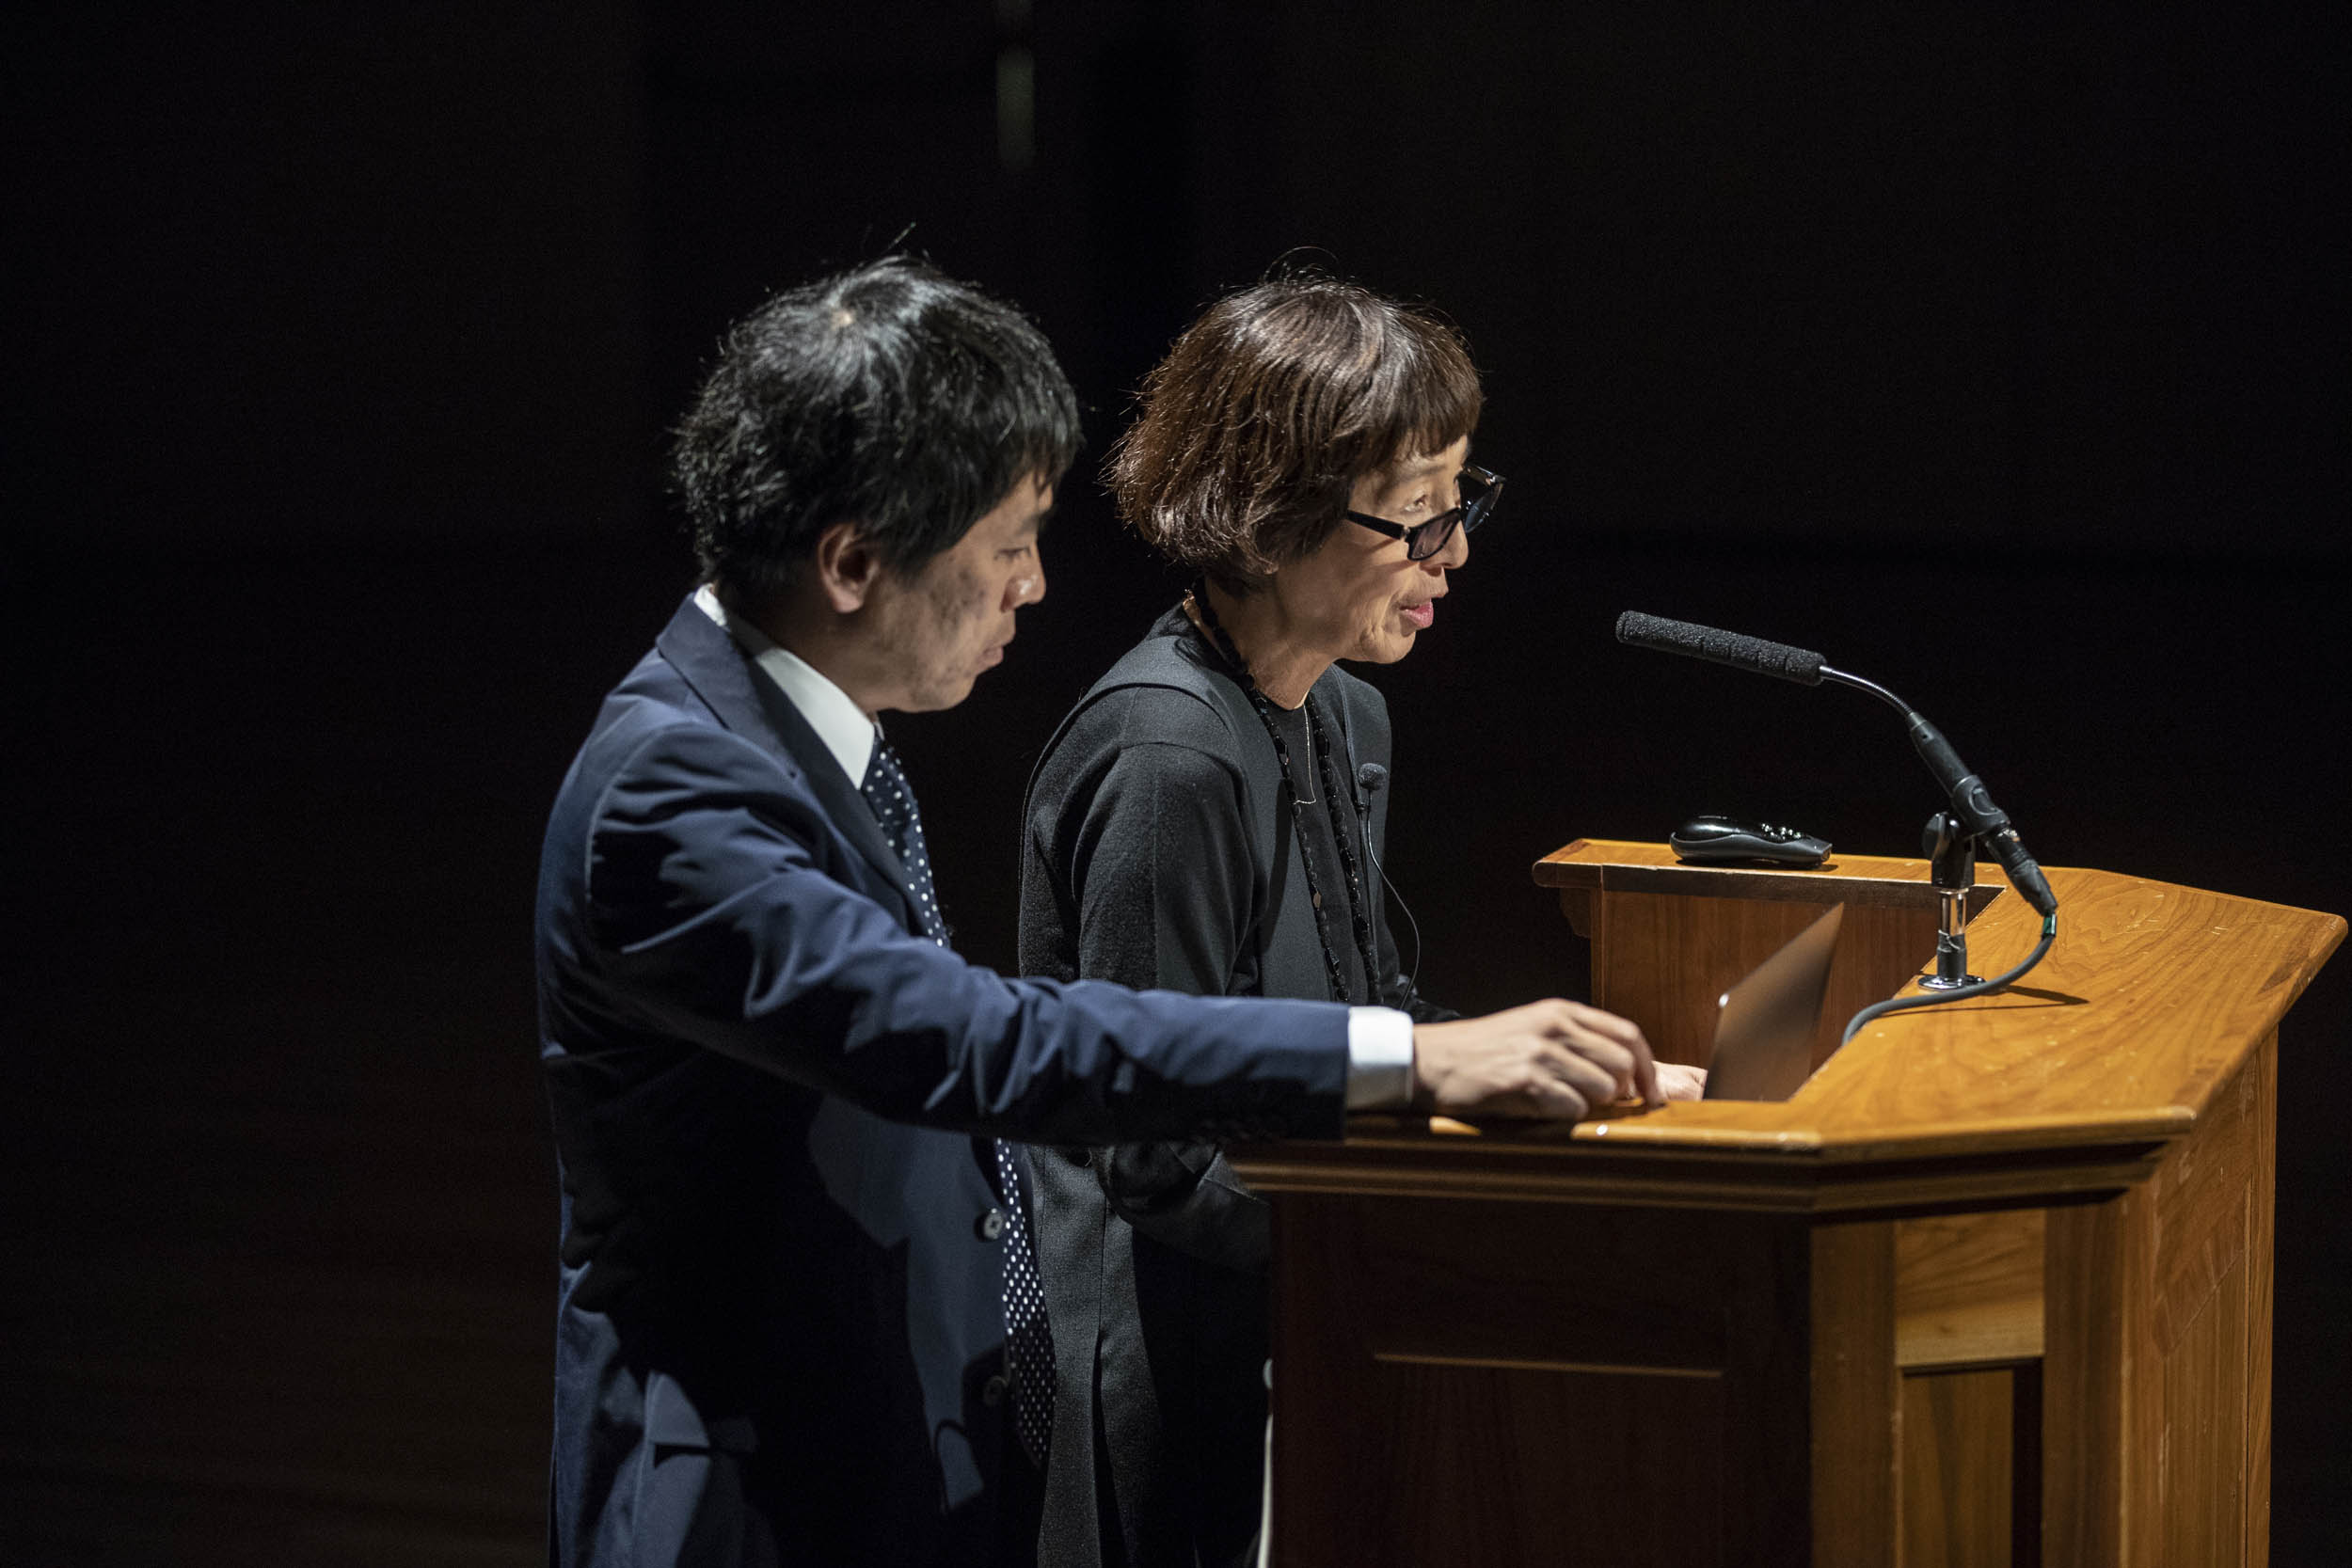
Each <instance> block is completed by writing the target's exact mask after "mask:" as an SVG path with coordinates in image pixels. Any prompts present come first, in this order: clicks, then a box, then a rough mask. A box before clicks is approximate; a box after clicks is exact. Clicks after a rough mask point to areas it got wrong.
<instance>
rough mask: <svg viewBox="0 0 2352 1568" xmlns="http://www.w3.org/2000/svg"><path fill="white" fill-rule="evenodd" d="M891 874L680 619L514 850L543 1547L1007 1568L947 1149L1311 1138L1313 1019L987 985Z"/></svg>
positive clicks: (857, 812) (1315, 1109)
mask: <svg viewBox="0 0 2352 1568" xmlns="http://www.w3.org/2000/svg"><path fill="white" fill-rule="evenodd" d="M918 782H919V781H918ZM904 883H905V878H904V874H903V871H902V869H901V867H900V866H899V865H898V862H897V860H896V858H895V857H894V856H893V855H892V854H891V852H890V849H889V848H888V847H887V845H886V843H885V842H884V840H883V838H882V833H881V831H880V829H879V827H878V826H877V825H876V824H875V822H874V820H873V817H872V816H871V814H870V812H868V810H867V809H866V804H865V801H864V800H863V798H862V797H861V796H859V794H858V793H857V791H856V790H855V789H854V788H853V787H852V785H851V784H850V780H849V779H848V778H847V777H846V776H845V775H844V774H843V773H842V771H841V768H840V767H839V765H838V764H837V763H836V762H835V761H834V758H833V756H832V754H831V753H830V752H827V751H826V750H825V749H824V747H823V745H822V743H821V742H820V741H819V740H818V738H817V736H816V735H815V733H814V732H813V731H811V730H810V729H809V727H808V725H807V723H806V722H805V721H803V719H802V718H801V716H800V714H799V713H798V711H797V710H796V709H794V708H793V707H792V705H791V704H790V703H789V702H788V701H787V700H786V699H785V698H784V696H783V694H782V693H781V692H780V691H778V690H777V689H775V688H774V686H773V684H772V683H771V682H770V681H769V680H768V679H767V678H766V677H765V676H762V675H760V674H759V673H757V672H756V670H755V668H754V667H753V666H752V664H751V663H750V661H749V659H748V658H747V657H745V656H744V655H743V653H742V652H741V650H740V649H739V648H738V647H737V646H736V644H735V643H734V642H733V641H732V640H730V639H729V638H728V637H727V636H726V635H725V633H724V632H723V630H722V629H721V628H720V627H719V626H716V625H714V624H713V623H712V622H711V621H710V620H709V618H708V617H707V616H706V615H704V614H703V613H702V611H701V610H698V609H697V608H695V606H694V605H693V604H692V603H691V601H689V602H688V603H686V604H685V605H683V606H681V607H680V609H679V610H678V612H677V614H676V615H675V617H674V618H673V619H672V621H671V623H670V625H669V626H668V628H667V629H666V630H665V631H664V632H663V633H662V634H661V637H660V641H659V642H658V644H657V646H656V648H655V649H654V651H653V652H652V653H650V654H648V655H647V656H646V657H645V658H644V660H643V661H642V662H641V663H640V664H639V665H638V666H637V668H636V669H635V670H634V671H632V672H631V673H630V674H629V675H628V678H627V679H626V680H624V681H623V682H622V683H621V685H620V686H619V687H618V688H617V689H614V691H613V692H612V695H611V697H610V698H608V699H607V701H606V703H605V705H604V708H603V710H602V712H601V713H600V714H599V715H598V716H597V719H596V726H595V729H594V731H593V732H592V733H591V735H590V736H589V738H588V741H587V743H586V744H585V745H584V746H583V747H582V748H581V750H580V755H579V757H578V758H577V760H576V761H575V762H574V763H573V765H572V768H571V771H570V773H569V774H568V775H567V776H566V778H565V779H564V785H563V788H562V791H561V793H560V794H559V796H558V798H557V800H556V804H555V808H554V811H553V814H552V816H551V817H550V819H549V822H548V833H547V840H546V847H545V852H544V855H543V859H542V863H541V870H540V884H539V904H538V917H537V962H538V974H539V995H540V1016H541V1024H540V1030H541V1043H540V1053H541V1057H542V1061H543V1063H544V1066H545V1069H546V1075H547V1083H548V1095H549V1100H550V1102H551V1106H552V1111H553V1118H554V1128H555V1136H556V1146H557V1152H558V1156H559V1160H560V1164H561V1174H562V1185H563V1243H562V1273H561V1289H560V1305H559V1310H558V1317H557V1338H556V1399H555V1443H554V1460H553V1475H552V1483H551V1484H552V1513H551V1518H550V1548H549V1556H550V1560H551V1561H553V1562H556V1563H561V1564H588V1563H612V1564H619V1563H628V1564H632V1565H636V1564H670V1563H728V1564H737V1563H765V1562H822V1563H828V1564H833V1563H889V1564H901V1563H974V1564H977V1563H983V1562H989V1561H993V1560H1001V1559H1002V1557H1003V1555H1004V1554H1003V1553H1002V1552H1001V1551H1000V1546H1001V1545H1002V1543H1003V1541H1004V1540H1005V1538H1006V1534H1007V1527H1006V1524H1005V1522H1004V1521H1001V1520H1000V1519H999V1518H998V1517H997V1516H996V1515H997V1504H998V1497H999V1496H1000V1493H1001V1491H1002V1479H1003V1466H1004V1463H1005V1460H1006V1451H1007V1449H1008V1447H1009V1444H1008V1440H1007V1437H1006V1435H1005V1433H1004V1431H1003V1418H1004V1415H1005V1413H1006V1411H1007V1410H1008V1409H1009V1402H1007V1400H1006V1398H1005V1387H1004V1383H1003V1381H1002V1379H1003V1374H1004V1355H1003V1338H1004V1330H1003V1313H1002V1306H1001V1296H1002V1291H1003V1262H1002V1257H1001V1248H1000V1244H999V1243H998V1240H997V1237H998V1234H999V1228H1000V1227H998V1226H997V1225H996V1224H994V1223H993V1222H992V1221H991V1220H990V1218H989V1216H990V1212H991V1211H992V1210H993V1209H994V1208H995V1207H996V1205H997V1204H998V1203H999V1201H1000V1199H999V1196H998V1194H997V1193H996V1191H995V1189H994V1187H993V1153H992V1149H991V1146H990V1145H989V1143H988V1142H987V1139H986V1137H985V1136H976V1134H981V1135H985V1134H994V1135H1002V1136H1025V1137H1031V1138H1045V1139H1054V1140H1057V1141H1061V1142H1076V1143H1087V1142H1095V1141H1109V1140H1112V1139H1115V1138H1120V1137H1134V1136H1145V1137H1165V1136H1182V1135H1184V1134H1186V1133H1188V1132H1197V1131H1198V1130H1199V1129H1200V1127H1201V1126H1202V1125H1203V1124H1209V1125H1216V1126H1225V1125H1229V1124H1231V1125H1241V1126H1247V1127H1248V1128H1251V1129H1254V1130H1257V1131H1259V1132H1265V1133H1287V1134H1293V1135H1296V1134H1306V1135H1316V1136H1334V1135H1337V1133H1338V1132H1339V1130H1340V1125H1341V1119H1342V1101H1343V1095H1344V1085H1345V1071H1346V1066H1345V1063H1346V1047H1345V1028H1346V1025H1345V1019H1344V1014H1343V1011H1342V1010H1341V1009H1339V1008H1337V1007H1332V1006H1304V1005H1279V1006H1277V1005H1263V1006H1260V1007H1257V1008H1248V1007H1244V1006H1237V1005H1235V1004H1231V1003H1227V1004H1221V1005H1218V1004H1202V1003H1197V1002H1191V1001H1187V1000H1184V999H1179V998H1174V997H1168V996H1138V995H1136V994H1133V993H1131V992H1127V991H1123V990H1118V989H1116V988H1112V987H1107V986H1096V985H1073V986H1059V985H1053V984H1032V983H1022V982H1012V981H1007V980H1004V979H1002V978H1000V977H998V976H996V975H994V974H990V973H988V972H986V971H983V970H977V969H974V968H971V967H970V966H968V965H966V964H965V963H963V961H962V960H961V959H959V958H956V957H955V956H954V955H953V954H952V953H949V952H948V951H946V949H944V948H942V947H940V946H939V945H938V944H937V943H935V942H930V941H928V940H925V939H924V938H922V937H921V936H920V935H919V934H917V932H918V927H917V925H916V922H915V918H914V911H913V910H912V909H911V908H910V907H909V905H908V902H907V899H906V896H905V895H904V893H903V891H902V889H903V887H904ZM1016 1528H1017V1527H1016Z"/></svg>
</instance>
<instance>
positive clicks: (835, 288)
mask: <svg viewBox="0 0 2352 1568" xmlns="http://www.w3.org/2000/svg"><path fill="white" fill-rule="evenodd" d="M1077 452H1078V403H1077V398H1076V397H1075V395H1074V394H1073V393H1072V391H1071V389H1070V381H1069V378H1068V377H1066V376H1064V375H1063V374H1062V371H1061V366H1060V365H1059V364H1057V363H1056V361H1055V359H1054V351H1053V350H1052V349H1051V348H1049V347H1048V346H1047V345H1046V342H1045V339H1044V337H1043V336H1042V335H1041V333H1040V332H1039V331H1038V329H1037V328H1036V327H1035V326H1033V325H1030V324H1029V322H1028V320H1027V319H1026V318H1025V317H1024V316H1023V315H1022V314H1021V312H1020V311H1018V310H1016V309H1013V308H1012V307H1011V306H1009V305H1006V304H1004V303H1002V302H1001V301H998V300H993V299H991V298H989V297H988V296H987V295H986V294H983V293H980V292H979V290H977V289H976V288H974V287H973V286H971V285H970V284H967V283H959V282H956V281H955V280H954V279H952V278H948V277H943V276H942V275H940V274H939V273H938V272H936V271H934V270H932V269H931V268H930V266H928V265H926V264H924V263H922V262H919V261H911V260H909V259H907V258H904V257H888V258H885V259H883V260H882V261H873V262H869V263H867V264H866V265H865V266H862V267H858V268H856V269H854V270H852V271H850V272H845V273H842V274H841V275H839V276H838V277H829V278H825V279H823V280H821V281H819V282H816V283H811V284H807V285H805V286H804V287H802V288H798V289H792V290H788V291H787V292H786V293H781V294H778V295H777V296H776V297H775V298H773V299H771V300H770V301H769V302H768V303H767V304H765V305H763V306H761V307H760V308H759V309H757V310H755V311H754V312H753V313H752V314H751V315H750V316H748V317H746V318H745V319H744V320H743V321H742V322H740V323H739V324H738V325H736V326H735V327H734V328H733V329H732V330H730V331H729V332H728V333H727V336H726V339H725V341H724V342H723V344H722V345H721V348H720V354H719V361H718V363H717V365H716V366H714V367H713V368H712V370H711V372H710V377H709V379H708V380H707V381H706V382H705V383H704V384H703V388H702V392H701V394H700V396H698V397H697V398H696V399H695V400H694V406H693V408H692V410H691V412H689V414H688V415H687V417H686V421H685V423H684V424H683V425H681V426H680V427H679V429H678V434H677V446H676V451H675V460H676V465H677V483H678V488H679V490H680V491H681V492H682V493H683V495H684V497H685V499H686V510H687V515H688V517H689V519H690V520H691V524H692V529H693V538H694V553H695V554H696V556H698V557H699V558H700V560H701V562H702V567H703V571H704V573H705V575H706V576H707V577H708V578H710V579H711V580H712V581H714V582H717V583H719V584H721V585H722V586H723V587H724V588H726V589H728V590H731V591H733V592H736V593H740V594H746V595H748V596H750V597H752V598H754V599H760V598H765V597H767V596H769V595H771V594H774V593H776V592H777V591H779V590H781V589H783V588H784V587H786V586H787V585H788V584H789V583H790V582H791V580H792V578H793V576H794V574H795V573H796V572H797V571H798V570H799V568H800V566H801V564H802V562H804V561H806V560H807V559H808V558H809V555H810V553H811V552H812V551H813V550H814V549H815V547H816V544H817V539H818V535H819V534H821V533H823V532H824V531H825V530H826V529H827V528H829V527H831V526H832V525H833V524H834V523H837V522H850V523H855V524H856V525H857V526H858V528H859V531H861V532H862V533H863V534H864V536H865V537H866V540H867V541H868V542H869V543H871V544H872V545H873V546H874V548H875V549H876V551H877V553H878V554H879V555H880V556H881V558H882V563H883V565H885V566H887V567H889V568H890V569H891V570H893V571H897V572H902V573H903V572H913V571H915V570H918V569H920V568H921V567H922V566H923V564H924V563H925V562H929V561H930V559H931V558H932V557H933V556H936V555H938V554H939V553H940V552H941V551H943V550H946V549H948V548H950V547H952V546H954V545H955V543H956V541H958V540H959V539H961V538H962V537H963V535H964V534H965V532H966V531H969V530H970V529H971V527H972V525H973V524H974V523H976V522H977V521H979V519H980V518H981V517H982V516H983V515H986V514H987V513H988V512H989V511H990V510H991V509H992V508H993V507H994V506H995V505H996V504H997V503H998V502H999V501H1001V500H1003V499H1005V497H1006V496H1007V495H1009V493H1010V492H1011V490H1012V487H1013V484H1014V483H1015V482H1017V481H1019V480H1021V479H1023V478H1025V477H1026V476H1028V475H1031V474H1034V475H1037V476H1038V477H1039V478H1041V479H1042V480H1044V481H1045V482H1046V483H1055V482H1057V481H1058V480H1059V479H1060V478H1061V476H1062V474H1063V473H1064V472H1065V471H1066V470H1067V469H1068V468H1069V467H1070V464H1071V462H1072V460H1073V458H1075V457H1076V456H1077Z"/></svg>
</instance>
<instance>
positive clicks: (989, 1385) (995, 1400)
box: [980, 1372, 1012, 1410]
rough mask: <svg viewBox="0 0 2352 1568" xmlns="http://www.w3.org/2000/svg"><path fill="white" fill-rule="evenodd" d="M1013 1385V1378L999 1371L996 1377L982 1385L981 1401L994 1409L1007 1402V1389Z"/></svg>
mask: <svg viewBox="0 0 2352 1568" xmlns="http://www.w3.org/2000/svg"><path fill="white" fill-rule="evenodd" d="M1011 1386H1012V1382H1011V1380H1010V1379H1009V1378H1007V1377H1006V1376H1005V1374H1004V1373H1002V1372H998V1373H997V1374H996V1375H995V1376H994V1377H992V1378H990V1379H989V1380H988V1381H987V1382H986V1383H983V1384H981V1385H980V1402H981V1403H982V1404H984V1405H987V1406H988V1407H989V1408H990V1409H992V1410H993V1409H994V1408H995V1407H996V1406H998V1405H1000V1404H1002V1403H1004V1402H1005V1390H1007V1389H1008V1388H1010V1387H1011Z"/></svg>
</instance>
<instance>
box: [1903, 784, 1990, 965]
mask: <svg viewBox="0 0 2352 1568" xmlns="http://www.w3.org/2000/svg"><path fill="white" fill-rule="evenodd" d="M1921 837H1922V843H1921V846H1920V847H1922V848H1923V849H1925V850H1926V851H1927V855H1928V860H1929V863H1930V872H1929V880H1930V881H1931V882H1932V883H1933V884H1934V886H1935V895H1936V902H1937V904H1938V905H1939V906H1940V909H1939V913H1938V919H1937V922H1936V932H1935V972H1934V973H1933V974H1922V975H1921V976H1919V987H1920V989H1921V990H1959V989H1960V988H1961V987H1963V986H1980V985H1982V984H1983V983H1984V982H1983V981H1982V980H1980V979H1979V978H1978V977H1977V976H1976V975H1974V974H1969V973H1968V890H1969V889H1970V888H1971V887H1973V886H1975V885H1976V880H1977V835H1976V834H1974V833H1972V832H1968V830H1967V829H1966V828H1965V827H1964V826H1963V825H1962V823H1961V820H1960V818H1959V817H1957V816H1953V815H1952V814H1951V813H1950V812H1947V811H1939V812H1937V813H1936V814H1935V815H1934V816H1931V817H1929V818H1928V826H1927V832H1925V833H1924V834H1923V835H1921Z"/></svg>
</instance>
